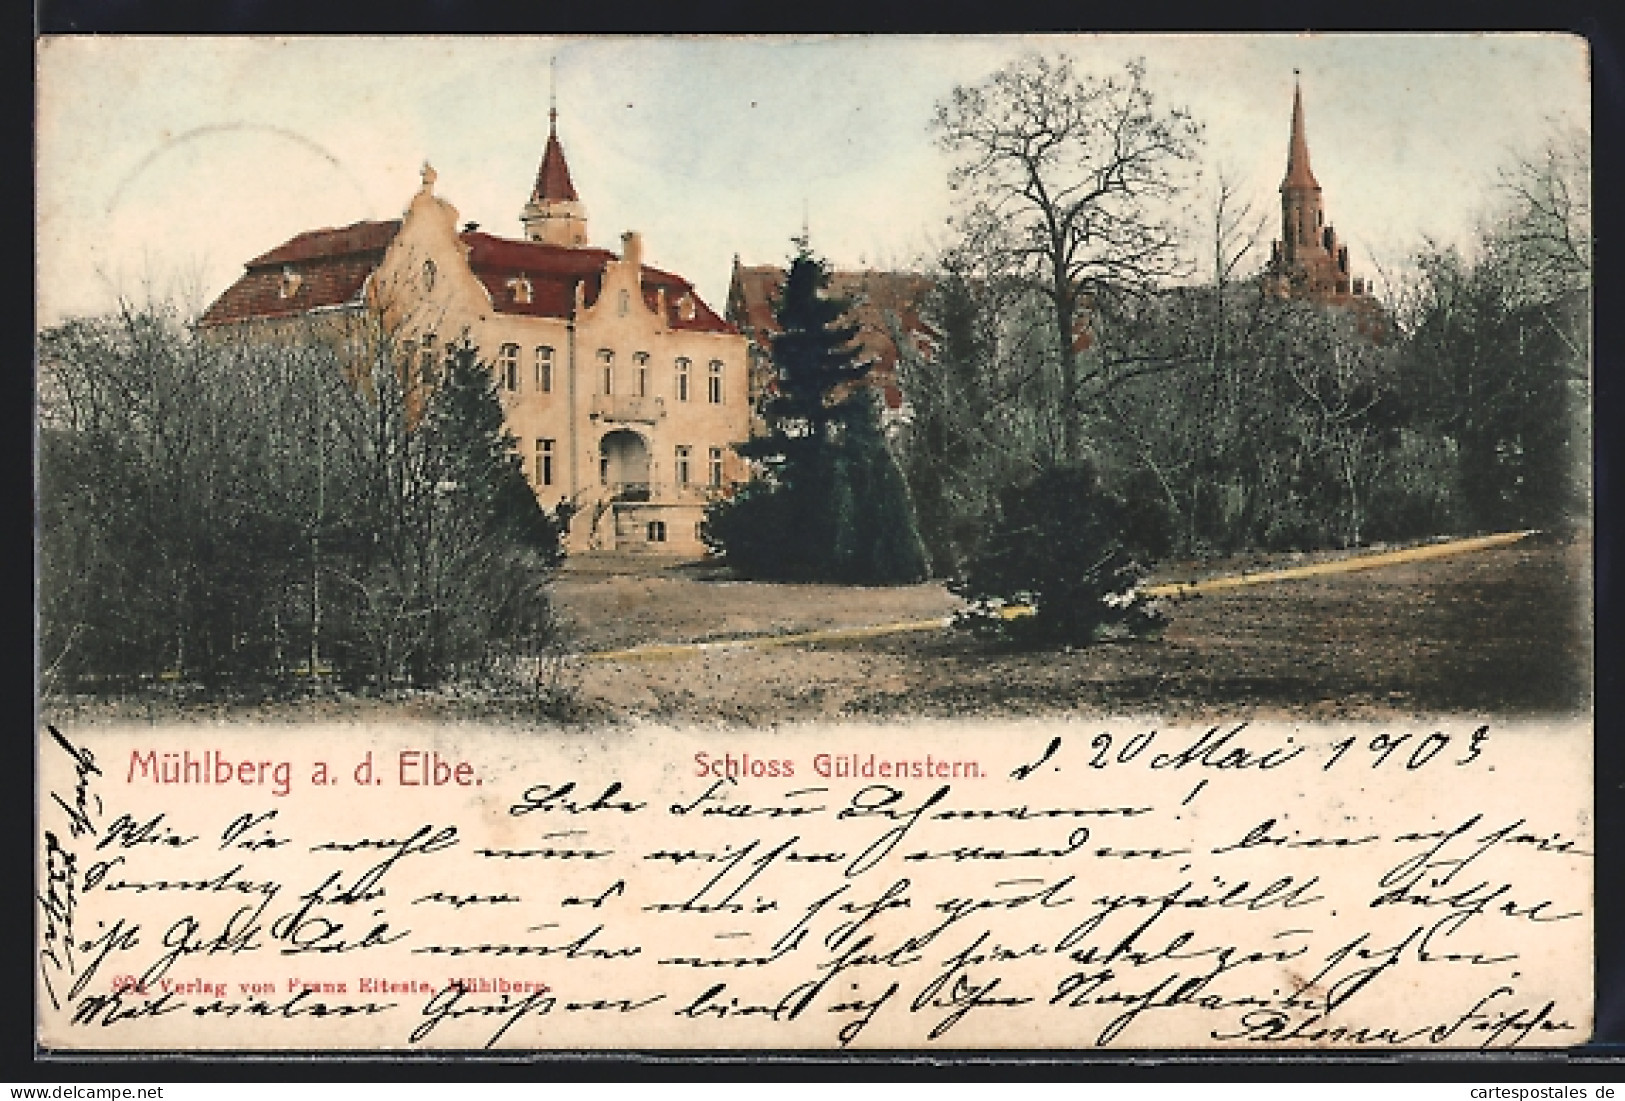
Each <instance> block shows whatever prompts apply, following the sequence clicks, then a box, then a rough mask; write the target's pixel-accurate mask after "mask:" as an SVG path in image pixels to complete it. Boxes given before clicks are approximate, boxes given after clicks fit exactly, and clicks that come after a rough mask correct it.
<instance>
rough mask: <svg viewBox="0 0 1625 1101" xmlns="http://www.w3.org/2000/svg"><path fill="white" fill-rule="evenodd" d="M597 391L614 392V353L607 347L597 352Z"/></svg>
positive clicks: (602, 392)
mask: <svg viewBox="0 0 1625 1101" xmlns="http://www.w3.org/2000/svg"><path fill="white" fill-rule="evenodd" d="M598 373H599V383H598V384H599V387H600V389H599V391H598V392H599V393H601V394H613V393H614V392H615V353H614V352H612V351H610V350H609V349H608V348H603V349H600V350H599V352H598Z"/></svg>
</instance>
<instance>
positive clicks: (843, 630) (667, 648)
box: [566, 531, 1535, 661]
mask: <svg viewBox="0 0 1625 1101" xmlns="http://www.w3.org/2000/svg"><path fill="white" fill-rule="evenodd" d="M1533 534H1535V533H1534V532H1529V531H1514V532H1502V533H1499V534H1496V535H1482V536H1476V537H1474V538H1470V539H1448V540H1443V541H1440V542H1436V543H1427V544H1423V545H1421V546H1415V547H1404V548H1401V549H1398V550H1388V551H1376V552H1366V553H1363V554H1346V555H1342V556H1340V557H1336V558H1330V559H1327V560H1324V561H1318V562H1314V563H1311V564H1309V565H1303V566H1288V567H1284V568H1276V569H1269V570H1259V571H1255V572H1246V573H1234V574H1227V575H1220V576H1217V577H1211V578H1208V579H1206V580H1190V581H1169V582H1166V583H1163V584H1154V585H1149V586H1147V587H1146V589H1145V591H1146V592H1147V593H1148V594H1149V595H1150V596H1153V597H1162V598H1173V599H1183V598H1187V597H1192V596H1205V595H1209V594H1213V593H1219V592H1223V591H1225V590H1229V589H1239V588H1245V587H1247V586H1249V585H1263V584H1274V583H1278V582H1282V581H1298V580H1302V579H1304V578H1308V577H1323V576H1328V575H1331V574H1340V573H1358V572H1361V571H1363V570H1374V569H1384V568H1388V567H1392V566H1400V565H1405V564H1407V563H1411V562H1423V561H1428V560H1432V559H1437V558H1450V557H1454V556H1456V555H1462V554H1472V553H1475V552H1477V551H1483V550H1490V549H1492V548H1495V547H1504V546H1510V545H1511V544H1513V543H1516V542H1518V541H1519V540H1521V539H1524V538H1526V537H1528V536H1530V535H1533ZM673 580H674V579H667V581H668V584H667V585H666V586H665V590H664V591H661V588H660V586H658V585H656V586H652V587H651V586H640V585H638V584H637V582H636V579H635V578H627V577H620V578H613V579H611V583H612V584H616V585H618V588H619V592H620V593H621V594H623V595H622V597H621V600H622V602H623V603H624V604H625V605H627V606H636V605H638V604H639V603H642V602H644V601H648V602H650V603H665V602H668V601H670V602H672V604H676V603H680V602H676V601H672V593H673V591H674V589H677V588H680V587H681V583H680V582H676V583H675V584H673V583H672V581H673ZM724 584H726V583H724ZM735 584H737V583H735ZM750 588H751V589H752V590H754V591H753V592H752V595H753V596H755V597H757V598H758V600H759V601H761V602H762V603H763V604H764V605H765V606H767V607H771V608H773V609H774V610H775V611H777V612H779V613H780V619H779V620H778V621H777V622H774V623H771V624H770V625H769V628H768V629H766V630H762V629H760V624H752V626H753V627H755V628H756V629H753V630H750V631H748V632H747V633H744V634H737V635H733V636H725V637H720V638H709V639H704V640H700V641H692V642H690V641H677V640H673V641H661V642H645V643H640V644H638V645H636V646H630V647H622V648H617V649H606V650H589V651H587V652H586V653H585V657H586V658H587V659H588V660H590V661H659V660H668V659H679V658H690V657H697V656H699V655H701V654H705V653H716V652H720V651H723V650H740V649H746V650H750V649H757V650H759V649H764V648H767V647H774V646H805V645H815V644H819V643H827V642H854V641H858V640H862V639H874V638H882V637H885V636H888V635H899V634H909V633H912V632H915V631H939V630H944V629H946V628H948V627H951V626H952V625H953V617H952V615H941V616H933V617H932V618H930V619H912V620H903V621H901V622H881V623H863V624H860V625H858V626H830V627H822V628H818V629H814V630H788V631H786V630H783V629H782V628H783V627H784V624H785V623H786V622H791V621H793V616H792V618H791V619H786V618H784V616H783V613H785V612H786V611H787V610H788V609H787V606H786V604H785V603H783V600H784V597H785V595H786V594H785V593H784V592H783V591H780V592H774V591H773V590H774V589H775V588H777V589H780V590H783V589H785V588H787V587H786V586H764V585H754V586H750ZM804 588H805V587H804ZM930 588H931V587H929V586H920V587H917V588H916V590H914V591H913V593H911V595H910V596H909V597H908V598H907V600H906V601H905V600H898V599H896V598H893V599H891V600H889V601H883V600H877V601H876V603H880V604H888V603H889V604H892V605H896V606H898V607H901V606H904V605H905V603H907V604H913V603H915V602H916V600H915V599H914V597H915V596H917V595H918V594H919V593H921V592H927V591H929V589H930ZM566 591H567V592H571V593H572V595H574V596H575V598H576V599H577V600H580V599H581V597H580V594H579V592H578V591H577V590H566ZM818 591H819V592H820V593H821V594H822V595H823V596H824V597H826V598H828V597H830V596H832V595H833V594H836V593H841V592H842V590H841V589H840V588H839V587H835V586H823V587H820V588H819V590H818ZM851 592H852V590H850V589H847V590H845V593H846V595H848V596H850V594H851ZM858 592H860V593H862V594H863V597H864V598H866V599H864V600H862V601H860V602H859V603H860V606H859V607H853V606H852V602H851V601H850V600H848V601H846V602H837V601H834V600H828V599H824V600H818V601H816V602H815V603H814V605H813V606H814V607H817V608H820V609H823V610H824V611H825V613H826V614H828V613H829V612H830V610H831V609H833V608H837V607H843V606H844V610H845V614H846V615H849V616H850V615H857V616H861V615H864V614H872V613H869V609H870V608H871V607H872V606H873V605H872V604H871V603H870V601H869V599H867V598H870V597H871V596H874V595H876V594H892V593H899V592H901V593H910V590H895V589H894V590H858ZM724 598H725V599H726V597H724ZM926 599H927V600H928V601H929V598H926ZM958 603H959V602H957V601H956V604H958ZM792 604H793V601H792ZM663 610H664V611H666V612H668V613H670V612H675V611H677V610H678V609H677V608H676V607H674V606H671V605H668V606H667V607H665V608H664V609H663ZM1025 610H1026V609H1024V608H1022V607H1021V606H1019V605H1018V606H1014V607H1011V608H1009V609H1007V611H1009V612H1011V613H1012V614H1016V615H1020V614H1022V613H1023V612H1024V611H1025ZM730 611H736V612H742V609H739V608H730ZM592 614H593V613H592V612H590V611H589V612H588V615H589V616H591V615H592ZM600 614H601V613H600ZM840 616H841V613H836V618H840ZM738 621H739V622H744V623H749V620H748V617H744V616H743V615H741V616H740V617H739V619H738Z"/></svg>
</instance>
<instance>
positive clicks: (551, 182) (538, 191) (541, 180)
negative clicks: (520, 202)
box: [530, 134, 580, 203]
mask: <svg viewBox="0 0 1625 1101" xmlns="http://www.w3.org/2000/svg"><path fill="white" fill-rule="evenodd" d="M530 197H531V199H532V200H538V199H539V200H541V201H543V202H554V203H556V202H569V203H574V202H579V201H580V198H579V197H578V196H577V195H576V185H575V184H573V183H571V182H570V166H569V165H568V164H566V163H565V161H564V147H563V146H562V145H560V144H559V138H558V135H557V134H548V135H547V148H545V149H544V150H542V164H541V167H540V168H538V169H537V170H536V187H535V189H534V190H533V191H532V192H531V194H530Z"/></svg>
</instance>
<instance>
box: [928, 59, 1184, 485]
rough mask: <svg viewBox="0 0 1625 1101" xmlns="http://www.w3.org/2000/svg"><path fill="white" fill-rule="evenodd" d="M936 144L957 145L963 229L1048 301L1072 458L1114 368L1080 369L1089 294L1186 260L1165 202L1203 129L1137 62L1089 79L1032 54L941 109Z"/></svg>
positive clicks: (1142, 279)
mask: <svg viewBox="0 0 1625 1101" xmlns="http://www.w3.org/2000/svg"><path fill="white" fill-rule="evenodd" d="M936 128H937V130H938V134H939V139H940V141H941V143H942V145H943V146H944V147H945V148H946V149H948V150H949V151H951V152H953V153H955V154H957V155H958V157H959V158H960V159H959V163H958V164H957V166H956V167H955V169H954V171H953V174H952V176H951V178H950V186H951V187H953V188H955V189H956V190H960V191H962V192H964V194H965V197H966V207H967V208H966V210H965V211H964V213H963V214H962V215H961V216H960V218H959V227H960V229H961V231H962V233H963V234H964V236H965V237H966V238H967V239H969V240H972V241H975V242H977V243H978V247H980V248H981V249H983V250H985V251H992V252H995V253H997V254H998V255H999V256H1000V258H1001V259H1002V261H1003V264H1004V266H1005V268H1006V270H1007V271H1008V272H1009V273H1010V274H1011V275H1013V276H1015V277H1017V278H1019V279H1020V280H1021V281H1022V282H1023V283H1024V284H1025V285H1026V286H1027V287H1028V288H1029V289H1030V290H1031V291H1033V292H1035V293H1037V294H1039V295H1041V296H1042V298H1043V299H1044V300H1045V302H1046V305H1047V307H1048V312H1049V314H1050V317H1051V321H1052V326H1051V329H1052V338H1053V340H1054V348H1053V355H1054V357H1055V365H1056V368H1057V378H1056V384H1057V390H1058V398H1059V422H1060V423H1059V428H1060V439H1059V441H1058V442H1059V448H1058V451H1059V454H1060V457H1061V458H1062V459H1063V460H1071V459H1075V458H1077V457H1079V455H1080V454H1081V451H1082V446H1081V444H1082V430H1081V424H1080V418H1079V416H1078V412H1079V409H1080V408H1082V405H1083V401H1082V395H1083V394H1084V392H1085V391H1086V390H1097V389H1098V388H1100V387H1101V386H1102V385H1103V384H1105V383H1106V382H1107V381H1108V380H1109V376H1110V370H1109V368H1110V364H1109V363H1108V362H1107V361H1103V360H1098V359H1097V360H1096V361H1095V362H1094V364H1093V365H1092V367H1091V368H1090V369H1088V370H1085V369H1084V368H1083V366H1082V360H1081V357H1080V352H1081V351H1082V350H1083V349H1084V348H1085V347H1086V346H1087V345H1088V343H1089V341H1090V333H1089V324H1090V318H1089V312H1090V302H1091V300H1092V299H1094V298H1096V297H1099V296H1102V295H1106V294H1121V293H1125V292H1128V293H1134V292H1138V291H1143V290H1144V289H1146V288H1148V287H1150V286H1151V285H1152V284H1154V283H1155V282H1156V281H1158V280H1161V279H1164V278H1167V277H1168V276H1171V275H1174V274H1176V273H1178V272H1179V271H1180V270H1181V269H1182V264H1181V259H1180V253H1179V249H1178V241H1179V236H1178V233H1177V230H1176V228H1175V224H1174V220H1173V218H1172V216H1171V211H1169V209H1168V207H1167V202H1168V200H1170V199H1172V198H1174V197H1175V196H1176V195H1178V194H1179V192H1180V191H1181V189H1182V186H1183V184H1184V173H1185V169H1186V168H1187V167H1188V166H1189V164H1190V162H1192V161H1193V160H1194V157H1195V155H1196V150H1197V147H1198V144H1199V142H1200V139H1201V130H1200V127H1199V126H1198V125H1197V124H1196V123H1195V122H1194V121H1193V120H1192V119H1191V117H1190V115H1189V114H1188V113H1186V112H1185V111H1183V110H1179V109H1163V108H1159V107H1158V105H1157V104H1156V102H1155V99H1154V97H1153V96H1152V94H1151V91H1150V90H1149V88H1148V87H1147V85H1146V77H1145V66H1144V65H1143V63H1141V62H1138V61H1136V62H1131V63H1130V64H1128V65H1127V66H1126V67H1125V69H1124V71H1123V72H1122V73H1121V74H1115V75H1112V76H1106V77H1097V76H1094V75H1088V74H1079V73H1077V72H1075V71H1074V69H1073V66H1072V62H1071V61H1070V60H1069V59H1067V58H1065V57H1060V58H1047V57H1042V56H1037V55H1033V56H1029V57H1026V58H1023V59H1021V60H1019V61H1016V62H1014V63H1012V64H1010V65H1008V66H1006V67H1005V68H1004V69H1002V70H1000V71H999V72H997V73H995V74H993V76H991V77H990V78H988V79H987V80H986V81H984V82H982V83H981V84H978V85H974V86H963V85H962V86H960V87H957V88H955V89H954V91H953V92H952V94H951V95H950V96H949V98H948V99H947V100H946V101H945V102H943V103H942V104H940V105H939V107H938V109H937V115H936Z"/></svg>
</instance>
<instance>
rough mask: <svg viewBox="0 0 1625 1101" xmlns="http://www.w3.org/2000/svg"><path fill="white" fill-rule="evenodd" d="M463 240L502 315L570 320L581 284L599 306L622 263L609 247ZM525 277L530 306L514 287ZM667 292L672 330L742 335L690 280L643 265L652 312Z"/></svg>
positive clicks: (470, 236)
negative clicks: (609, 268)
mask: <svg viewBox="0 0 1625 1101" xmlns="http://www.w3.org/2000/svg"><path fill="white" fill-rule="evenodd" d="M462 239H463V244H465V245H467V246H468V266H469V267H470V268H472V269H473V271H474V274H475V275H476V276H478V277H479V280H480V282H481V283H483V284H485V289H486V290H487V291H488V292H489V293H490V295H491V302H492V304H493V305H494V306H495V307H496V309H497V310H499V311H500V312H502V313H517V314H527V315H529V316H532V317H568V316H569V315H570V310H571V308H572V307H573V306H574V305H575V285H576V284H577V283H581V284H583V287H582V290H583V292H584V294H583V298H584V301H585V302H586V304H587V305H589V306H591V305H592V304H593V303H595V302H597V301H598V294H599V291H600V290H601V289H602V287H603V277H604V266H605V265H606V264H607V263H609V261H611V260H614V259H617V257H616V255H615V254H614V253H613V252H610V251H609V250H607V249H601V248H570V247H568V246H565V245H549V244H544V243H542V242H540V241H515V240H512V239H511V238H507V237H493V236H491V235H490V234H489V233H465V234H463V235H462ZM520 278H524V279H526V280H528V281H529V282H530V286H531V300H530V301H529V302H528V303H526V302H521V301H519V298H518V296H517V295H516V294H515V293H514V288H513V287H512V286H510V285H509V281H510V280H517V279H520ZM662 289H663V290H665V292H666V324H667V325H669V326H670V327H671V328H673V329H680V330H684V331H688V332H712V333H734V332H738V331H739V330H738V329H736V328H735V327H734V326H733V325H730V324H729V323H728V322H726V321H724V320H723V319H722V318H720V317H718V316H717V314H716V311H714V310H712V309H711V307H710V306H708V305H706V304H705V301H704V300H703V299H701V298H700V296H699V294H698V292H696V291H695V290H694V285H693V284H692V283H690V282H689V281H688V280H687V279H684V278H683V277H682V276H680V275H674V274H672V273H671V272H669V271H661V270H660V269H659V268H651V267H650V266H649V265H647V264H645V265H643V300H644V303H645V304H646V305H647V306H648V308H649V309H651V310H652V309H655V308H656V305H657V303H658V301H659V292H660V290H662ZM685 295H686V296H687V297H688V298H689V300H690V301H691V302H692V303H693V307H694V309H693V314H694V316H693V317H684V316H683V312H684V311H683V310H682V309H681V308H680V307H679V302H680V300H681V299H682V298H683V297H684V296H685Z"/></svg>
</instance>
